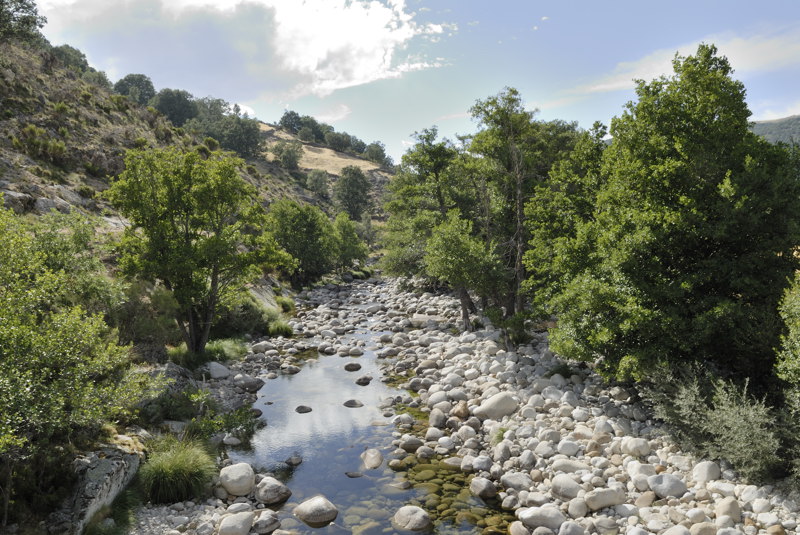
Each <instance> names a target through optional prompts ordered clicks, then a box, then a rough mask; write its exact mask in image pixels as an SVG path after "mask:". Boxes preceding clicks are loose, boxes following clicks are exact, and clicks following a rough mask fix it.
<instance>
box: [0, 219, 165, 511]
mask: <svg viewBox="0 0 800 535" xmlns="http://www.w3.org/2000/svg"><path fill="white" fill-rule="evenodd" d="M42 239H43V238H42ZM39 240H40V238H38V237H37V236H36V235H35V234H34V232H31V231H30V229H29V228H28V227H26V225H25V224H24V223H23V221H22V220H21V219H19V218H17V217H16V216H14V215H13V214H12V213H11V212H10V211H9V210H0V242H2V243H3V245H4V247H2V248H0V414H1V415H2V418H0V471H2V472H3V473H2V474H0V475H2V477H0V481H3V485H4V486H5V482H6V481H7V480H11V481H13V480H14V475H15V473H20V471H23V472H24V471H25V470H26V467H31V466H36V467H37V469H38V468H45V469H46V468H47V467H52V466H53V463H55V464H56V465H58V464H60V463H63V461H64V459H63V457H62V455H63V454H65V453H66V450H64V449H63V448H62V449H59V450H57V451H55V450H53V444H65V443H69V442H81V441H83V440H86V439H88V438H90V437H91V436H92V435H93V434H94V433H96V431H97V429H99V428H100V426H101V425H102V424H103V423H104V422H105V421H107V420H109V419H127V418H130V416H131V415H132V414H133V412H134V410H135V409H134V406H135V404H136V403H138V402H139V400H140V399H142V398H143V397H144V396H145V394H146V393H147V392H148V389H149V388H150V386H151V383H149V382H148V381H147V380H145V378H144V377H143V376H141V375H138V374H134V373H132V372H131V371H130V367H129V354H128V351H127V350H126V348H123V347H120V346H117V345H116V344H115V343H114V342H113V341H112V340H111V337H110V336H109V335H110V333H109V330H108V327H107V326H106V324H105V323H104V322H103V320H102V318H101V317H100V316H99V315H88V314H87V313H86V312H85V311H84V309H83V308H81V307H80V306H76V305H74V304H71V303H70V301H71V297H70V295H69V292H70V291H71V288H70V284H71V282H70V275H71V273H68V271H66V270H69V269H71V264H70V263H69V262H67V263H66V264H65V265H64V267H63V268H54V267H50V266H55V265H57V264H58V261H59V259H58V258H57V257H55V256H48V255H47V253H48V252H52V251H51V249H50V247H49V245H41V244H40V243H39ZM65 260H66V259H65ZM6 478H8V479H6ZM0 493H2V494H3V496H4V498H5V499H9V498H11V497H12V496H14V494H15V492H14V488H8V487H6V488H3V489H2V492H0Z"/></svg>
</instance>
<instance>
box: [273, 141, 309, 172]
mask: <svg viewBox="0 0 800 535" xmlns="http://www.w3.org/2000/svg"><path fill="white" fill-rule="evenodd" d="M270 152H272V154H274V155H275V159H277V160H278V163H280V164H281V167H283V168H284V169H289V170H294V169H297V168H298V167H299V164H300V158H302V157H303V144H302V143H300V142H299V141H285V140H280V141H278V142H277V143H275V144H274V145H273V146H272V147H271V148H270Z"/></svg>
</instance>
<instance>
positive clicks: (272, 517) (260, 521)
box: [250, 509, 281, 535]
mask: <svg viewBox="0 0 800 535" xmlns="http://www.w3.org/2000/svg"><path fill="white" fill-rule="evenodd" d="M279 527H281V521H280V520H279V519H278V513H276V512H275V511H271V510H269V509H264V510H262V511H261V514H260V515H258V516H257V517H256V520H255V522H253V527H251V528H250V531H251V532H253V533H258V534H259V535H262V534H265V533H272V532H273V531H275V530H276V529H278V528H279Z"/></svg>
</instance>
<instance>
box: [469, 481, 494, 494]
mask: <svg viewBox="0 0 800 535" xmlns="http://www.w3.org/2000/svg"><path fill="white" fill-rule="evenodd" d="M469 491H470V492H471V493H472V495H473V496H477V497H478V498H494V497H495V496H497V489H496V488H495V486H494V483H492V481H491V480H489V479H486V478H485V477H474V478H472V481H470V483H469Z"/></svg>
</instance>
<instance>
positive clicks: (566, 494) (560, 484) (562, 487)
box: [550, 474, 581, 500]
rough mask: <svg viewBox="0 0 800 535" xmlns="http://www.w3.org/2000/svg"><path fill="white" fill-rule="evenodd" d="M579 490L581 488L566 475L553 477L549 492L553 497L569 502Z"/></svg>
mask: <svg viewBox="0 0 800 535" xmlns="http://www.w3.org/2000/svg"><path fill="white" fill-rule="evenodd" d="M580 490H581V486H580V485H579V484H578V483H576V482H575V480H574V479H572V478H571V477H570V476H568V475H567V474H558V475H557V476H555V477H554V478H553V480H552V484H551V486H550V492H552V493H553V496H555V497H556V498H561V499H562V500H571V499H572V498H574V497H576V496H577V495H578V493H579V492H580Z"/></svg>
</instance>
